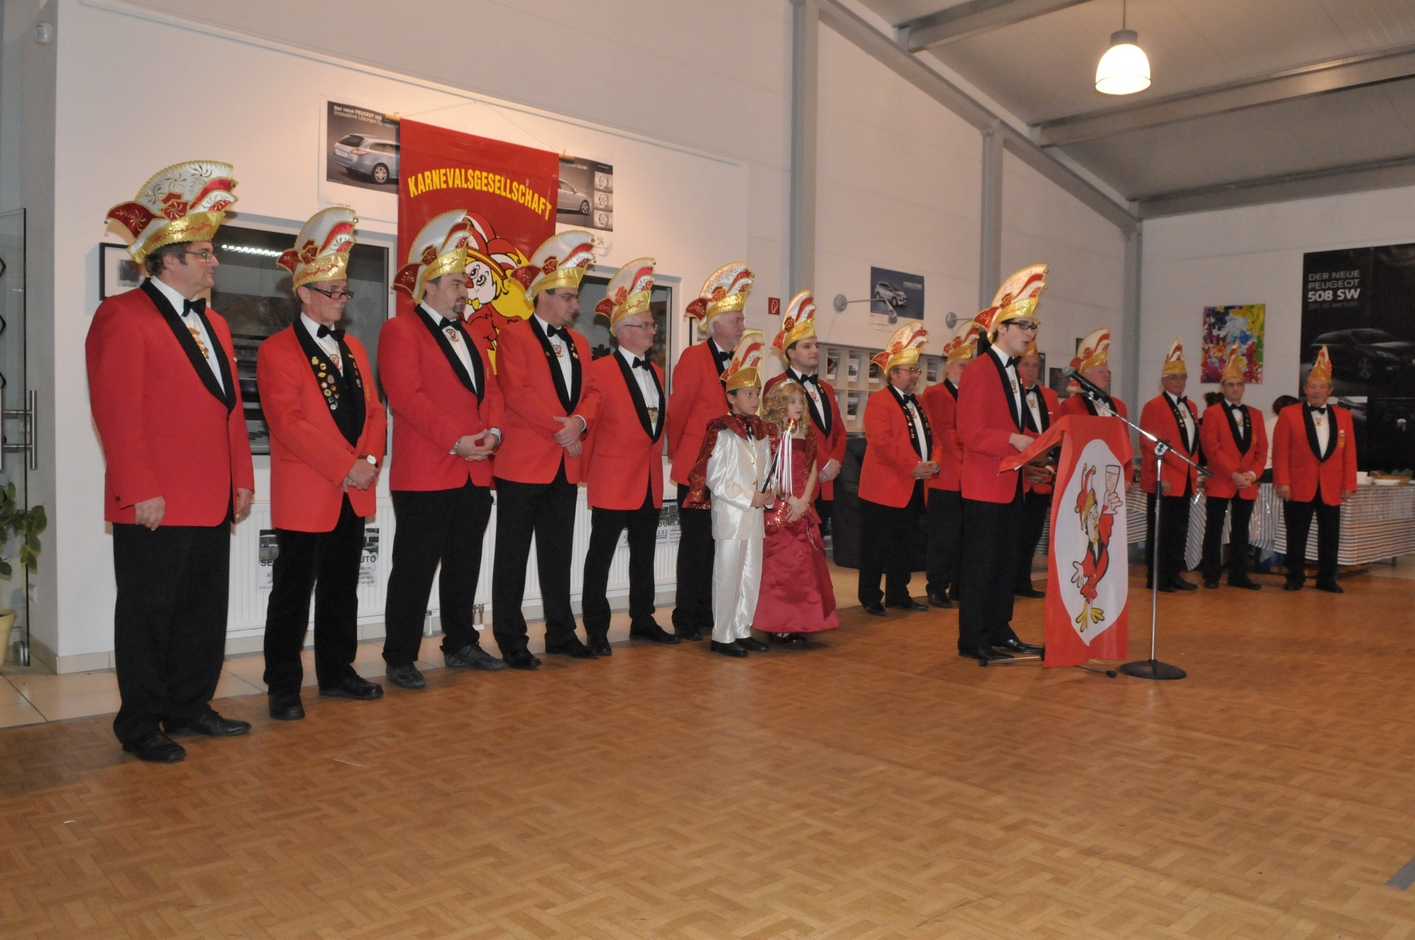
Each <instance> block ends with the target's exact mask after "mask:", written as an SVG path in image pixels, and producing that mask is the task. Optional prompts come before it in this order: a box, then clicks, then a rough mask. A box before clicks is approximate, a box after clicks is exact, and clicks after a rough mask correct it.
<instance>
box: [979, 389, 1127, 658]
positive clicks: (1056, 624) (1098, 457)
mask: <svg viewBox="0 0 1415 940" xmlns="http://www.w3.org/2000/svg"><path fill="white" fill-rule="evenodd" d="M1057 444H1060V445H1061V459H1060V460H1058V461H1057V466H1056V484H1055V488H1054V490H1053V493H1054V495H1053V497H1052V504H1051V545H1050V546H1048V550H1047V602H1046V665H1047V666H1052V667H1054V666H1079V665H1081V664H1083V663H1086V662H1089V661H1090V660H1092V659H1125V658H1126V657H1127V650H1128V639H1129V638H1128V632H1129V608H1128V606H1127V605H1128V603H1129V588H1130V573H1129V560H1128V558H1127V548H1128V546H1127V545H1126V544H1125V532H1126V528H1125V485H1126V482H1127V481H1128V480H1129V478H1130V475H1131V474H1130V460H1131V458H1132V457H1133V456H1134V450H1133V448H1132V447H1131V446H1130V434H1129V433H1128V430H1127V429H1126V427H1125V425H1124V424H1122V423H1121V422H1120V421H1118V420H1117V419H1115V418H1109V417H1107V418H1093V417H1090V416H1085V415H1068V416H1066V417H1064V418H1062V419H1060V420H1059V421H1057V422H1056V423H1054V424H1053V425H1052V426H1051V427H1050V428H1048V429H1047V433H1046V434H1044V435H1042V436H1041V437H1039V438H1037V439H1036V440H1035V441H1033V442H1032V445H1031V446H1030V447H1028V448H1027V449H1026V450H1025V451H1023V452H1022V453H1020V454H1016V455H1014V456H1012V457H1009V458H1007V459H1006V460H1004V461H1003V462H1002V469H1004V470H1009V469H1012V468H1013V467H1017V466H1020V465H1021V464H1023V463H1026V462H1028V461H1034V460H1038V459H1041V458H1043V457H1044V456H1045V455H1046V454H1047V452H1048V451H1050V450H1052V449H1053V448H1055V447H1056V445H1057Z"/></svg>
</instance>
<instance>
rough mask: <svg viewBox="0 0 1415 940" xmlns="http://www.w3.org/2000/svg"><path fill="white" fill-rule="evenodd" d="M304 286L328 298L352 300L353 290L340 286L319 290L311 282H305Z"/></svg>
mask: <svg viewBox="0 0 1415 940" xmlns="http://www.w3.org/2000/svg"><path fill="white" fill-rule="evenodd" d="M304 286H305V287H308V288H309V289H310V290H312V291H314V292H315V293H316V294H323V295H324V296H326V297H328V298H329V299H330V300H353V299H354V292H353V291H351V290H344V289H343V288H341V287H336V288H334V289H333V290H320V289H319V288H318V287H315V286H314V285H313V284H305V285H304Z"/></svg>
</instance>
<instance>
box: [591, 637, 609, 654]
mask: <svg viewBox="0 0 1415 940" xmlns="http://www.w3.org/2000/svg"><path fill="white" fill-rule="evenodd" d="M589 646H590V652H591V653H594V654H595V655H596V656H613V655H614V650H612V649H610V648H609V637H607V636H599V635H595V636H592V637H590V643H589Z"/></svg>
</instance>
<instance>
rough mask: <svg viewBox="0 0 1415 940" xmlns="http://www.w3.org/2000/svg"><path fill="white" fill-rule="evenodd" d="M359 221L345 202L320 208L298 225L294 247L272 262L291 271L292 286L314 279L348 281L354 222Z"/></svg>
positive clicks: (298, 285) (307, 282)
mask: <svg viewBox="0 0 1415 940" xmlns="http://www.w3.org/2000/svg"><path fill="white" fill-rule="evenodd" d="M358 224H359V217H358V216H357V215H355V214H354V210H353V209H350V208H349V207H348V206H331V207H329V208H328V209H321V210H320V211H318V212H316V213H315V214H314V215H312V216H310V220H309V221H308V222H306V223H305V227H304V228H302V229H300V235H299V237H298V238H296V239H295V247H294V248H291V249H290V250H289V251H287V252H285V253H284V254H282V255H281V256H280V257H279V258H276V259H275V263H276V264H278V265H279V266H280V267H282V268H284V269H285V270H287V271H289V272H290V273H291V274H292V275H294V277H293V279H292V280H293V283H292V285H291V286H292V287H300V286H302V285H305V284H312V283H314V282H316V281H347V280H348V279H349V252H350V251H351V250H353V247H354V241H355V239H354V226H356V225H358Z"/></svg>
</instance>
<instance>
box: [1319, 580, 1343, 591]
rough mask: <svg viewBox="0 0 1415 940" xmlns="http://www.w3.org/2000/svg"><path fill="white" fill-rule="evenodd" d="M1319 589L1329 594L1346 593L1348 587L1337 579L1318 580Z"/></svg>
mask: <svg viewBox="0 0 1415 940" xmlns="http://www.w3.org/2000/svg"><path fill="white" fill-rule="evenodd" d="M1317 590H1319V591H1326V592H1327V593H1328V594H1345V593H1346V589H1345V588H1343V587H1342V586H1341V585H1340V584H1337V583H1336V582H1335V581H1318V582H1317Z"/></svg>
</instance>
